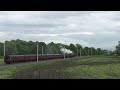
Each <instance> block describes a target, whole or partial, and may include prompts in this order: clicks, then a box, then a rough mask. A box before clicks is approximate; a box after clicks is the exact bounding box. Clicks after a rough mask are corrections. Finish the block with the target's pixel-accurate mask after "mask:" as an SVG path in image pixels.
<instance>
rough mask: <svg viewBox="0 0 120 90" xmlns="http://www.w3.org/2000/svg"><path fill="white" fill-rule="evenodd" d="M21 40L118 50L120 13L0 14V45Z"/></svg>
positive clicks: (54, 12) (4, 12)
mask: <svg viewBox="0 0 120 90" xmlns="http://www.w3.org/2000/svg"><path fill="white" fill-rule="evenodd" d="M11 39H22V40H27V41H28V40H32V41H42V42H46V43H49V42H51V41H53V42H60V43H64V42H65V41H66V44H69V43H74V44H75V43H79V44H81V45H83V46H94V47H96V48H99V47H100V48H102V49H110V50H111V49H112V50H113V49H115V46H116V45H117V43H118V41H119V40H120V12H119V11H0V41H1V42H3V41H5V40H11Z"/></svg>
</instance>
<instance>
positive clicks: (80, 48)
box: [80, 48, 81, 57]
mask: <svg viewBox="0 0 120 90" xmlns="http://www.w3.org/2000/svg"><path fill="white" fill-rule="evenodd" d="M80 57H81V48H80Z"/></svg>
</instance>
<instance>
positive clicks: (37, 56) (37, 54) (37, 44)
mask: <svg viewBox="0 0 120 90" xmlns="http://www.w3.org/2000/svg"><path fill="white" fill-rule="evenodd" d="M37 62H38V42H37Z"/></svg>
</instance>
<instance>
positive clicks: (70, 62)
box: [0, 56, 120, 79]
mask: <svg viewBox="0 0 120 90" xmlns="http://www.w3.org/2000/svg"><path fill="white" fill-rule="evenodd" d="M0 63H1V64H2V63H3V60H0ZM10 78H24V79H28V78H30V79H32V78H40V79H42V78H43V79H47V78H48V79H57V78H60V79H62V78H63V79H69V78H70V79H109V78H110V79H118V78H119V79H120V58H118V57H106V56H102V57H97V56H95V57H82V58H79V57H75V58H70V59H65V60H63V59H62V60H61V59H59V60H50V61H42V62H38V63H37V62H27V63H20V64H11V65H6V66H0V79H10Z"/></svg>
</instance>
